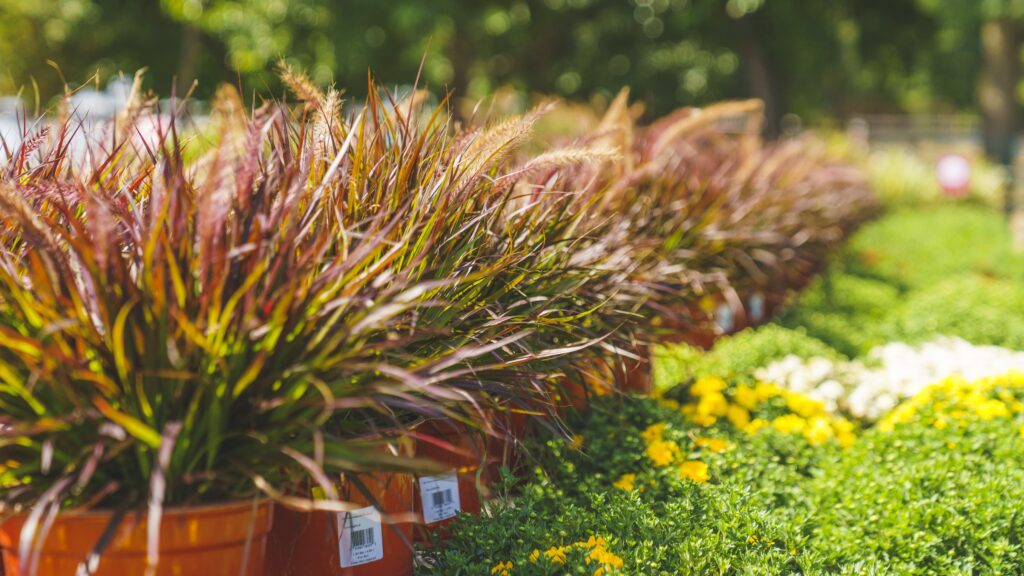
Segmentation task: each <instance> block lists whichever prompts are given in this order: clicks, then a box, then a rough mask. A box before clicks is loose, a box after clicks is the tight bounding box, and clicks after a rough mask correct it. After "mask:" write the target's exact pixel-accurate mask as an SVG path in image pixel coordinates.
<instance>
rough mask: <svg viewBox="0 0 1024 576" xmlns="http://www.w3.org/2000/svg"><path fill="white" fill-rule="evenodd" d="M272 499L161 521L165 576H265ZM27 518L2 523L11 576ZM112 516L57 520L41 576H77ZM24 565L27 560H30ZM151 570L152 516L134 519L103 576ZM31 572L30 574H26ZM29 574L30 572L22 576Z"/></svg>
mask: <svg viewBox="0 0 1024 576" xmlns="http://www.w3.org/2000/svg"><path fill="white" fill-rule="evenodd" d="M272 517H273V507H272V506H271V504H270V503H269V502H262V503H260V504H258V505H255V506H254V505H253V503H252V502H233V503H230V504H222V505H210V506H195V507H188V508H169V509H167V510H164V515H163V521H162V522H161V524H160V563H159V566H158V568H157V570H156V574H157V575H158V576H180V575H188V576H224V575H231V576H234V575H236V574H237V575H241V576H263V575H264V574H266V575H267V576H270V573H267V572H264V570H263V557H264V554H265V548H266V543H267V533H268V532H269V531H270V526H271V522H272ZM26 518H27V517H26V516H25V515H18V516H13V517H11V518H9V519H8V520H6V521H5V522H4V523H3V524H2V525H0V547H2V548H0V552H2V553H3V568H4V572H3V573H4V574H5V576H17V575H18V574H19V560H21V559H19V558H18V557H17V555H16V554H17V545H18V540H19V537H20V534H21V529H22V526H23V525H24V523H25V520H26ZM110 518H111V514H110V513H109V512H103V511H95V512H92V511H90V512H68V513H65V514H62V515H60V516H58V517H57V521H56V523H55V524H54V525H53V528H52V529H51V530H50V533H49V535H48V536H47V538H46V542H45V543H44V544H43V548H42V552H41V555H40V557H39V566H38V571H37V572H36V574H37V575H38V576H72V575H74V574H75V571H76V568H77V567H78V564H79V563H80V562H82V561H83V560H84V559H85V558H86V556H87V555H88V554H89V553H90V552H91V551H92V548H93V546H94V545H95V544H96V542H97V541H98V540H99V538H100V536H101V535H102V534H103V532H104V530H105V529H106V527H107V523H108V522H109V521H110ZM22 565H23V566H24V562H22ZM145 571H146V521H145V515H132V514H127V515H126V516H125V517H124V518H123V519H122V521H121V526H120V527H119V528H118V529H117V534H116V536H115V537H114V538H113V540H112V541H111V543H110V545H109V547H108V548H107V550H106V551H105V552H104V553H103V555H102V557H101V558H100V562H99V567H98V570H97V571H96V572H95V573H94V574H96V575H97V576H125V575H129V574H130V575H141V574H144V573H145ZM26 574H27V573H26ZM22 576H24V575H22Z"/></svg>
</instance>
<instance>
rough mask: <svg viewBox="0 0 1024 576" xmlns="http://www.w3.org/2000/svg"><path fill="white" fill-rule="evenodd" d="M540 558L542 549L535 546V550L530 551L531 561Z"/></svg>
mask: <svg viewBox="0 0 1024 576" xmlns="http://www.w3.org/2000/svg"><path fill="white" fill-rule="evenodd" d="M539 559H540V550H538V549H536V548H534V549H533V552H530V562H534V563H536V562H537V560H539Z"/></svg>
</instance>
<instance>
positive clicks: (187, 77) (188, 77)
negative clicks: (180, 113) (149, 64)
mask: <svg viewBox="0 0 1024 576" xmlns="http://www.w3.org/2000/svg"><path fill="white" fill-rule="evenodd" d="M202 54H203V37H202V34H201V33H200V32H199V29H198V28H196V27H195V26H193V25H192V24H189V23H187V22H186V23H185V24H183V25H182V27H181V56H180V59H179V60H178V78H177V82H175V85H174V87H175V91H176V92H177V96H178V97H179V98H181V97H183V96H185V94H188V91H189V89H191V88H192V82H194V81H195V79H196V72H197V70H198V69H199V58H200V57H201V56H202Z"/></svg>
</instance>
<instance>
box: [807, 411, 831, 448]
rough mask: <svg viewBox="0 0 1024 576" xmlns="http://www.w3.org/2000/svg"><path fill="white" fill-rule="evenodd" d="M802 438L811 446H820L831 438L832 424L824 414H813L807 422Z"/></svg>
mask: <svg viewBox="0 0 1024 576" xmlns="http://www.w3.org/2000/svg"><path fill="white" fill-rule="evenodd" d="M804 438H805V439H806V440H807V443H808V444H810V445H811V446H820V445H822V444H824V443H826V442H828V441H829V440H831V439H832V424H831V423H830V422H829V421H828V418H826V417H824V416H815V417H814V418H811V420H810V421H809V422H808V424H807V428H806V429H805V430H804Z"/></svg>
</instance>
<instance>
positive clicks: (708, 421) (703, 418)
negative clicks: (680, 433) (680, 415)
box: [691, 414, 718, 428]
mask: <svg viewBox="0 0 1024 576" xmlns="http://www.w3.org/2000/svg"><path fill="white" fill-rule="evenodd" d="M691 419H692V420H693V423H694V424H696V425H697V426H700V427H702V428H707V427H708V426H712V425H714V423H715V422H718V418H715V417H714V416H708V415H706V414H694V415H693V416H692V417H691Z"/></svg>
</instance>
